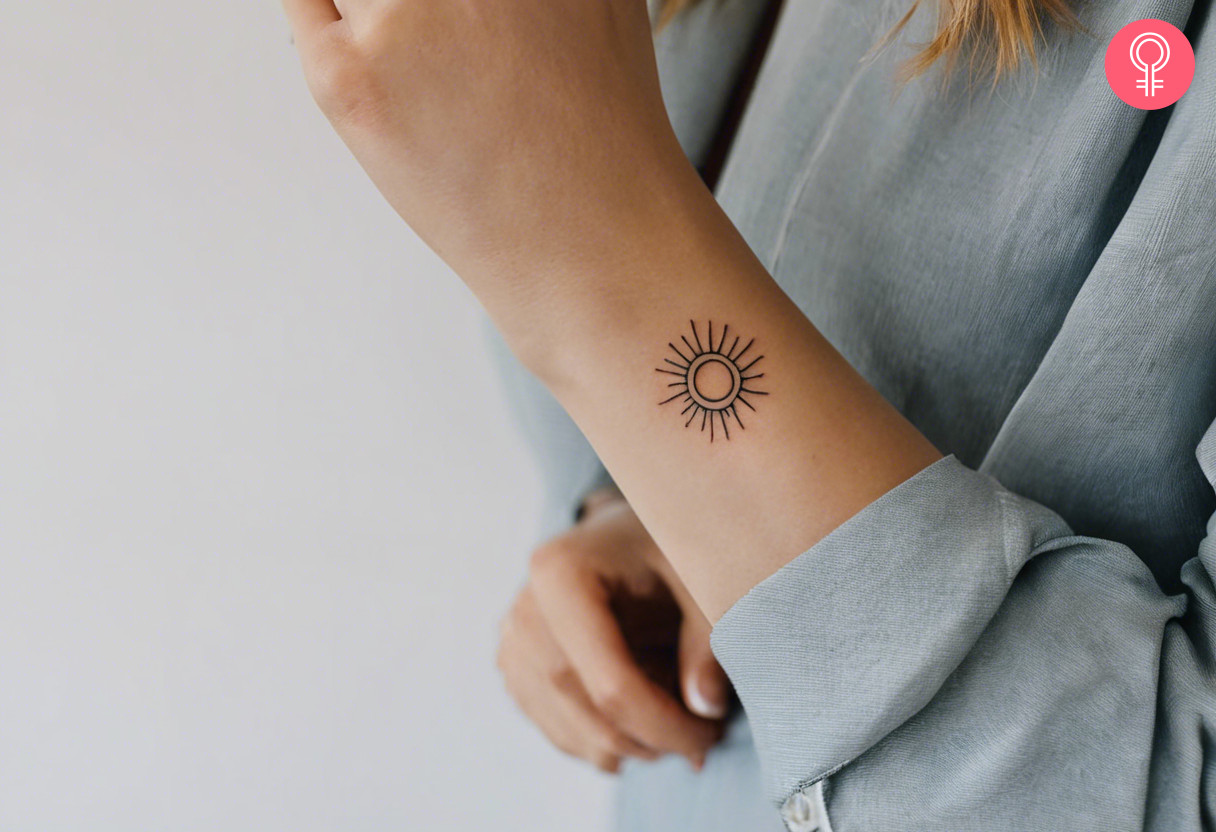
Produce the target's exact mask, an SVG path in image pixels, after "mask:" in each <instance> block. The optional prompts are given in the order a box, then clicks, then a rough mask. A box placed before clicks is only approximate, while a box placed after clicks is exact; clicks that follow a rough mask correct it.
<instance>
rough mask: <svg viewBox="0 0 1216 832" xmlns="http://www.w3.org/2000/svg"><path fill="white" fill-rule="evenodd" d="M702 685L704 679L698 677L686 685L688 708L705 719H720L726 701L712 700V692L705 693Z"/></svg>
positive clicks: (723, 713)
mask: <svg viewBox="0 0 1216 832" xmlns="http://www.w3.org/2000/svg"><path fill="white" fill-rule="evenodd" d="M704 686H705V680H704V679H698V678H694V679H693V681H692V683H691V684H689V685H687V687H688V690H687V691H686V693H687V695H688V710H690V711H692V712H693V713H694V714H696V715H697V716H701V717H705V718H706V719H721V718H722V717H724V716H726V703H725V702H722V701H714V698H713V696H712V694H707V692H706V691H705V690H704Z"/></svg>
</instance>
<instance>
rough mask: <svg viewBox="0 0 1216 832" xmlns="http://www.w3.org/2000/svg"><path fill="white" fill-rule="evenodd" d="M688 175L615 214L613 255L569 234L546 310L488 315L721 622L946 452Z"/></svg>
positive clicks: (607, 221) (513, 300) (500, 303)
mask: <svg viewBox="0 0 1216 832" xmlns="http://www.w3.org/2000/svg"><path fill="white" fill-rule="evenodd" d="M687 172H688V174H689V175H688V176H686V177H684V176H674V177H672V178H671V179H668V180H666V181H665V183H664V184H662V185H660V184H659V183H651V186H652V192H655V191H659V190H660V189H663V193H662V196H661V197H655V198H652V199H650V200H646V201H639V202H638V203H636V204H635V205H634V206H633V207H632V210H631V212H630V215H629V216H628V217H622V218H617V217H614V216H613V215H612V212H605V213H604V214H603V215H601V217H600V227H601V228H603V229H606V230H608V231H609V232H612V231H613V230H614V229H620V231H619V234H617V235H616V239H617V240H618V244H617V246H616V247H615V249H607V250H605V249H603V248H602V247H600V246H598V245H597V246H595V247H593V248H591V249H589V250H587V251H586V252H584V253H581V254H580V252H579V247H578V245H577V243H576V242H573V241H572V242H571V244H570V247H569V249H568V254H569V255H570V258H569V260H568V263H569V264H570V265H569V266H568V267H567V270H566V271H565V272H564V273H561V274H555V275H553V276H552V280H553V284H552V286H550V287H549V288H548V289H547V290H546V291H545V292H543V293H541V296H542V297H543V298H544V302H543V303H537V302H535V301H534V300H529V299H528V297H527V296H522V295H516V296H503V297H498V296H496V295H494V294H493V293H490V295H489V296H487V305H488V307H489V308H490V312H491V314H492V315H493V316H494V317H495V319H496V321H497V322H498V324H499V326H500V327H501V328H502V329H503V330H504V332H505V333H506V335H507V338H508V340H509V341H512V342H514V343H515V344H516V345H517V346H516V349H517V350H518V352H519V353H520V354H521V355H522V356H523V357H524V359H525V361H526V362H527V363H528V364H529V366H530V367H531V368H532V370H533V371H534V372H536V373H537V374H538V375H539V376H540V377H541V379H542V380H543V381H544V382H545V383H546V385H547V386H548V387H549V388H550V389H551V390H552V391H553V393H554V394H555V395H556V396H557V398H558V400H559V401H560V402H561V403H562V405H563V406H564V407H565V408H566V409H567V410H568V411H569V413H570V414H571V416H572V417H573V418H574V420H575V421H576V422H577V423H578V425H579V426H580V428H582V430H583V431H584V433H585V434H586V435H587V437H588V439H589V440H590V441H591V443H592V445H593V446H594V447H595V448H596V450H597V452H598V453H599V454H600V457H601V459H602V460H603V461H604V463H605V465H606V467H607V468H608V469H609V471H610V472H611V473H612V475H613V478H614V480H615V481H616V482H617V484H618V485H619V486H620V487H621V489H622V491H623V492H624V493H625V495H626V496H627V497H628V498H629V500H630V502H631V503H632V505H633V506H634V509H635V510H636V511H637V513H638V515H639V516H640V517H641V518H642V520H643V522H644V523H645V524H646V526H647V528H648V530H650V532H651V533H652V535H653V536H654V537H655V539H656V541H657V542H658V543H659V546H660V547H661V548H662V549H663V551H664V552H665V553H666V554H667V556H668V558H669V559H670V560H671V562H672V563H673V565H674V566H675V568H676V569H677V571H678V572H679V573H680V576H681V578H682V579H683V580H684V581H685V583H686V584H687V585H688V587H689V589H690V591H691V592H692V594H693V596H694V597H695V598H696V599H697V601H698V603H699V604H700V605H701V606H702V609H703V610H704V611H705V612H706V614H707V615H708V616H709V617H710V619H711V620H717V618H718V617H719V616H720V615H721V614H722V613H723V612H724V611H725V610H726V609H727V608H728V607H729V606H730V605H731V604H732V603H733V602H734V601H735V600H737V599H738V598H739V597H741V596H742V595H743V594H744V593H746V592H747V590H748V589H750V588H751V587H752V586H754V585H755V584H756V583H758V582H759V581H760V580H763V579H764V578H765V577H767V576H768V575H769V574H771V573H772V572H774V571H776V570H777V569H779V568H780V567H781V566H783V565H784V564H785V563H787V562H788V561H789V560H791V559H793V558H794V557H795V556H797V555H798V554H800V553H801V552H803V551H804V550H806V549H807V548H809V547H810V546H811V545H813V544H814V543H816V542H817V541H818V540H820V539H821V538H822V537H824V536H825V535H826V534H828V533H829V532H830V531H832V530H833V529H834V528H836V527H837V526H839V525H840V524H841V523H843V522H844V521H845V520H847V519H848V518H849V517H851V516H852V515H853V514H855V513H856V512H857V511H859V510H860V509H861V508H863V507H864V506H865V505H867V504H868V503H870V502H872V501H873V500H874V499H876V498H877V497H879V496H880V495H881V494H883V493H884V492H886V491H887V490H889V489H890V488H892V487H894V486H895V485H897V484H898V483H900V482H902V481H904V480H905V479H907V478H909V477H910V476H912V475H913V474H915V473H916V472H917V471H919V470H921V469H922V468H924V467H926V466H927V465H929V464H930V463H932V462H933V461H935V460H936V459H938V458H939V457H940V454H939V453H938V452H937V451H936V450H935V449H934V448H933V446H932V445H931V444H930V443H929V442H928V440H926V439H925V438H924V437H923V436H922V435H921V434H920V432H919V431H917V430H916V429H915V428H914V427H913V426H912V425H911V424H909V423H908V422H907V421H906V420H905V419H904V418H903V417H902V416H901V415H900V414H899V413H898V412H897V411H896V410H895V409H894V408H893V407H892V406H891V405H890V404H888V403H887V402H886V401H885V400H884V399H883V398H882V397H881V396H880V395H879V394H878V393H877V391H875V390H874V388H873V387H871V386H870V385H869V384H868V383H867V382H865V381H864V380H863V379H862V378H861V377H860V376H859V375H858V374H857V373H856V372H855V371H854V370H853V369H852V367H851V366H849V364H848V363H847V362H846V361H845V360H844V359H843V358H842V357H841V356H840V354H839V353H838V352H837V351H836V350H835V349H834V348H833V347H832V346H831V345H830V344H829V343H828V342H827V341H826V340H825V339H824V338H823V336H822V335H820V333H819V332H818V331H817V330H816V329H815V328H814V327H813V326H812V325H811V323H810V322H809V321H808V320H807V319H806V317H805V316H804V315H803V314H802V313H801V311H799V310H798V309H797V307H795V306H794V304H793V303H792V302H791V301H790V300H789V299H788V298H787V297H786V296H785V294H784V293H783V292H782V291H781V289H780V288H779V287H778V286H777V285H776V283H775V282H774V281H773V280H772V278H771V277H770V276H769V275H768V273H767V272H766V270H765V269H764V267H763V266H762V265H761V264H760V263H759V261H758V260H757V259H756V258H755V257H754V255H753V254H752V253H751V251H750V249H749V248H748V247H747V245H746V243H745V241H744V240H743V239H742V237H741V235H739V233H738V232H737V231H736V229H735V228H734V227H733V226H732V225H731V223H730V221H729V219H728V218H727V217H726V216H725V215H724V213H723V212H722V211H721V210H720V208H719V207H718V206H717V204H716V202H714V200H713V198H712V196H711V195H710V194H709V193H708V192H707V191H705V189H704V188H703V187H702V186H701V185H700V183H699V181H697V180H696V177H695V173H694V172H693V171H692V169H691V167H689V168H688V169H687ZM673 180H674V181H673ZM639 220H640V222H639ZM474 282H476V279H474ZM711 327H712V331H711ZM701 355H705V356H707V357H704V358H702V357H700V356H701ZM694 365H695V366H694ZM731 365H733V367H734V368H735V370H732V369H731ZM736 370H737V371H739V374H738V377H737V378H736V377H735V374H734V373H735V371H736ZM690 371H691V372H692V373H693V374H694V376H695V377H694V378H693V379H692V380H691V381H690V380H689V378H688V376H689V374H690ZM660 402H666V403H665V404H660Z"/></svg>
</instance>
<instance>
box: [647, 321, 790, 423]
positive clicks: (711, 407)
mask: <svg viewBox="0 0 1216 832" xmlns="http://www.w3.org/2000/svg"><path fill="white" fill-rule="evenodd" d="M688 325H689V327H690V328H691V329H692V340H691V341H689V340H688V336H687V335H681V336H680V340H681V341H682V342H683V343H684V347H685V349H686V350H687V351H688V355H685V354H684V350H681V349H680V348H679V347H677V346H676V345H675V343H673V342H670V341H669V342H668V343H667V346H668V347H670V348H671V351H672V352H674V353H675V354H676V356H678V358H679V359H680V360H679V361H676V360H674V359H672V358H667V357H665V358H664V359H663V362H664V363H665V364H666V365H667V366H666V367H655V372H658V373H664V374H666V375H672V376H676V377H677V378H678V379H679V380H678V381H673V382H671V383H669V384H668V385H667V386H668V387H671V388H676V389H675V395H673V396H670V397H668V398H666V399H664V400H663V401H661V402H659V404H660V405H665V404H668V403H669V402H675V401H679V402H680V403H681V404H684V409H683V410H681V411H680V415H681V416H682V415H684V414H685V413H688V412H689V411H691V412H692V415H690V416H689V417H688V421H686V422H685V423H684V427H685V428H687V427H690V426H691V425H692V424H693V422H694V421H695V420H696V418H697V417H698V416H700V417H701V430H702V431H704V430H705V428H706V426H707V425H708V427H709V441H710V442H713V441H714V436H715V424H717V425H720V426H721V431H722V435H723V436H724V437H725V438H726V439H730V427H729V426H728V424H727V420H728V419H733V420H734V422H735V424H736V425H738V427H739V428H740V429H744V427H745V426H744V424H743V420H742V419H740V418H739V407H738V406H739V405H740V404H742V405H744V406H745V407H747V408H748V409H749V410H751V411H753V412H754V411H755V409H756V408H755V407H753V406H752V403H751V402H750V401H748V399H747V397H748V396H767V395H768V393H767V392H765V391H763V390H755V389H753V388H751V387H748V382H750V381H754V380H756V379H759V378H763V377H764V373H754V374H752V375H746V373H747V371H748V370H750V369H751V368H752V367H754V366H755V365H756V364H757V363H759V361H760V360H761V359H762V358H764V356H763V355H759V356H757V357H755V358H753V359H751V360H750V361H749V362H748V363H747V364H745V365H742V366H740V360H741V359H742V358H743V356H744V354H745V353H747V351H748V350H750V349H751V348H752V345H753V344H754V343H756V339H755V338H752V339H751V340H750V341H748V342H747V343H746V344H745V345H744V346H743V348H742V349H739V341H740V340H742V339H741V338H740V336H737V335H736V336H735V340H734V341H733V342H732V343H731V345H730V348H729V349H727V348H726V341H727V337H728V336H729V334H730V325H729V324H727V325H724V326H723V327H722V335H721V338H720V339H719V340H718V343H717V344H716V345H715V344H714V323H713V321H708V332H707V337H706V344H707V346H705V345H702V343H701V335H700V332H698V331H697V324H696V322H695V321H692V320H690V321H689V322H688ZM707 366H719V367H722V368H724V369H725V370H726V371H727V372H728V373H729V374H730V379H731V383H730V389H729V390H727V392H726V393H725V394H724V395H722V396H719V397H713V396H710V395H707V393H706V391H704V390H702V389H700V388H699V387H698V386H697V373H698V372H699V371H700V370H701V369H702V368H705V367H707Z"/></svg>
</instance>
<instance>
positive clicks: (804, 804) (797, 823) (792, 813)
mask: <svg viewBox="0 0 1216 832" xmlns="http://www.w3.org/2000/svg"><path fill="white" fill-rule="evenodd" d="M812 788H814V787H808V788H807V789H805V790H803V789H799V790H798V791H796V792H794V793H793V794H792V795H790V796H789V797H788V798H787V799H786V801H785V803H784V804H782V806H781V819H782V820H784V821H785V828H786V829H788V830H790V832H816V830H818V829H819V827H820V824H821V820H820V817H819V806H818V805H817V804H816V802H815V798H814V796H813V795H810V794H808V793H807V792H809V791H810V790H811V789H812Z"/></svg>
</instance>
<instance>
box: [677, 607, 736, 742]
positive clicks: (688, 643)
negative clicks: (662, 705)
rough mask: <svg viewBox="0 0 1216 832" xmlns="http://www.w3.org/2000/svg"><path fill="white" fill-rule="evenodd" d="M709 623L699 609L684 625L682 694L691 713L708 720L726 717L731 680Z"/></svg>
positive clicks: (687, 616) (687, 615)
mask: <svg viewBox="0 0 1216 832" xmlns="http://www.w3.org/2000/svg"><path fill="white" fill-rule="evenodd" d="M710 629H711V628H710V624H709V620H708V619H706V618H705V616H704V614H702V613H701V611H700V610H699V609H696V608H695V607H694V608H693V609H691V610H689V609H686V610H685V611H684V621H683V623H681V625H680V656H679V663H680V691H681V693H682V694H683V696H684V704H685V705H686V706H687V707H688V710H690V711H692V712H693V713H694V714H696V715H697V716H701V717H704V718H706V719H722V718H723V717H725V716H726V707H727V702H728V700H729V697H730V681H729V680H728V679H727V678H726V672H725V671H724V670H722V667H721V666H720V665H719V664H718V660H717V659H715V658H714V654H713V651H712V650H711V649H710V647H709V632H710Z"/></svg>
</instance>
